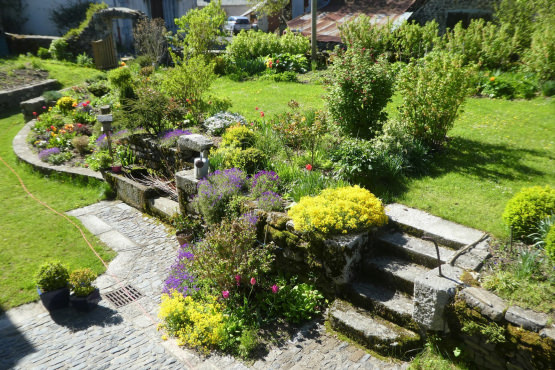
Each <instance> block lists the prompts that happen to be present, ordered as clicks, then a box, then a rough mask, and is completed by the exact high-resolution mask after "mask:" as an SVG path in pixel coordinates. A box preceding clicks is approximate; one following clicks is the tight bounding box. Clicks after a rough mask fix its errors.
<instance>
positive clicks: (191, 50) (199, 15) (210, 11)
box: [172, 0, 225, 57]
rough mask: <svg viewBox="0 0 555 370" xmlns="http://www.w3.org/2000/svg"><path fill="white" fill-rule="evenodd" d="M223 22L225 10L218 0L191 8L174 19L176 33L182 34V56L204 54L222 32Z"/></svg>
mask: <svg viewBox="0 0 555 370" xmlns="http://www.w3.org/2000/svg"><path fill="white" fill-rule="evenodd" d="M224 22H225V12H224V10H223V9H222V6H221V1H220V0H217V1H211V2H210V4H208V6H206V7H204V8H202V9H199V8H195V9H191V10H189V11H188V12H187V14H185V15H184V16H182V17H181V18H179V19H176V20H175V24H176V25H177V26H178V27H179V28H180V30H179V31H178V34H182V35H184V38H183V47H184V48H183V54H184V56H185V57H187V56H195V55H205V54H206V53H207V52H208V50H210V47H212V45H213V44H214V43H215V42H216V39H217V37H218V36H219V35H220V34H221V33H222V31H221V28H222V26H223V24H224ZM172 56H173V55H172Z"/></svg>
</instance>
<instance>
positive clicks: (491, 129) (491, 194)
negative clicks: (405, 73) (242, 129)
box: [213, 78, 555, 239]
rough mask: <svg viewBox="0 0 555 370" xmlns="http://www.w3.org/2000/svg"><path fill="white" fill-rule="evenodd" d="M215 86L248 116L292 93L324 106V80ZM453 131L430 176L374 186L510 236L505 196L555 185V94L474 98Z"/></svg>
mask: <svg viewBox="0 0 555 370" xmlns="http://www.w3.org/2000/svg"><path fill="white" fill-rule="evenodd" d="M213 90H214V91H215V93H217V94H218V95H219V96H222V97H228V98H230V99H231V101H232V103H233V107H232V108H231V110H232V111H234V112H238V113H241V114H243V115H244V116H246V117H247V118H249V119H252V118H259V116H257V115H256V111H255V110H254V107H256V106H258V107H259V108H260V109H261V110H264V112H265V114H266V117H268V115H271V114H273V113H277V112H281V111H284V110H286V109H287V102H288V101H289V100H291V99H295V100H297V101H299V103H301V105H302V106H303V107H304V108H310V107H312V108H315V109H320V108H323V107H324V101H323V99H322V98H321V97H322V95H323V94H324V88H323V86H322V85H318V84H316V85H314V84H295V83H278V84H276V83H272V82H269V81H247V82H233V81H230V80H229V79H226V78H220V79H218V80H217V81H216V83H215V84H214V89H213ZM400 102H401V99H400V97H399V96H394V97H393V101H392V102H391V103H390V104H389V105H388V107H387V111H388V112H389V114H390V116H391V117H395V116H396V107H397V106H398V105H399V104H400ZM448 135H449V136H450V137H451V140H450V142H449V143H448V145H447V147H446V149H445V150H443V151H442V152H440V153H437V154H436V155H435V157H434V159H433V160H432V161H430V163H429V165H428V167H427V174H426V175H425V176H421V177H416V178H415V177H412V178H404V179H398V180H397V181H396V182H392V183H387V184H383V183H382V184H375V187H373V188H372V189H370V190H371V191H373V192H375V193H376V194H377V195H378V196H380V197H382V198H384V199H386V200H388V201H396V202H400V203H403V204H406V205H408V206H411V207H416V208H419V209H423V210H426V211H428V212H430V213H432V214H435V215H437V216H440V217H443V218H446V219H448V220H452V221H455V222H458V223H461V224H464V225H468V226H471V227H474V228H477V229H480V230H484V231H487V232H490V233H491V234H493V235H494V236H496V237H498V238H502V239H507V238H508V236H509V235H508V230H507V228H506V227H505V225H504V224H503V222H502V220H501V214H502V213H503V209H504V207H505V204H506V203H507V201H508V200H509V199H510V198H511V197H512V196H513V195H514V194H515V193H516V192H517V191H519V190H520V189H521V188H522V187H527V186H533V185H546V184H550V185H551V186H555V170H554V169H555V160H554V158H555V143H554V141H555V102H554V101H553V99H549V98H536V99H534V100H529V101H526V100H514V101H507V100H492V99H479V98H469V99H467V102H466V105H465V111H464V112H463V114H461V116H460V117H459V118H458V119H457V120H456V122H455V126H454V128H453V129H452V130H451V131H450V132H449V134H448Z"/></svg>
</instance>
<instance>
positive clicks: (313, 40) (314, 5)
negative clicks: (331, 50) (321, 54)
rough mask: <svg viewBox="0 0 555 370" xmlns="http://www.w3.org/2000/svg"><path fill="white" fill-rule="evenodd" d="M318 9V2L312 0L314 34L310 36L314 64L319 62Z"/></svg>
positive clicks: (311, 11)
mask: <svg viewBox="0 0 555 370" xmlns="http://www.w3.org/2000/svg"><path fill="white" fill-rule="evenodd" d="M317 9H318V0H310V14H311V17H312V32H311V34H310V36H311V37H310V42H311V43H312V62H316V60H317V55H316V53H317V51H318V47H317V46H318V40H317V37H316V34H317V30H316V16H317V14H316V13H317Z"/></svg>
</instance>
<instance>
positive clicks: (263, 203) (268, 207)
mask: <svg viewBox="0 0 555 370" xmlns="http://www.w3.org/2000/svg"><path fill="white" fill-rule="evenodd" d="M257 202H258V208H260V209H262V210H264V211H267V212H269V211H281V210H282V209H283V199H282V198H281V196H280V195H279V194H278V193H276V192H273V191H265V192H264V193H262V194H261V195H260V196H259V197H258V198H257Z"/></svg>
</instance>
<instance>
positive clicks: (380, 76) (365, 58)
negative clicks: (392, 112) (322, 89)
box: [326, 48, 393, 138]
mask: <svg viewBox="0 0 555 370" xmlns="http://www.w3.org/2000/svg"><path fill="white" fill-rule="evenodd" d="M328 85H329V90H328V91H329V92H328V94H327V95H326V102H327V105H328V108H329V111H330V114H331V116H332V118H333V120H334V121H335V122H337V124H338V125H339V126H340V127H341V129H342V130H343V131H344V132H345V133H347V134H349V135H351V136H355V137H356V136H360V137H362V138H372V137H374V136H376V134H378V133H379V132H380V130H381V127H382V125H383V122H384V121H385V120H386V118H387V114H386V112H385V111H384V108H385V106H386V105H387V103H388V102H389V101H390V100H391V96H392V95H393V76H392V74H391V71H390V68H389V64H388V63H387V61H386V59H385V57H379V58H378V57H377V56H376V55H375V54H374V53H373V51H371V50H368V49H365V48H361V49H357V48H349V49H348V50H347V51H346V52H344V53H339V54H337V56H336V57H335V58H334V60H333V64H332V66H331V67H330V74H329V81H328Z"/></svg>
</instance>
